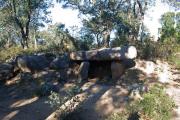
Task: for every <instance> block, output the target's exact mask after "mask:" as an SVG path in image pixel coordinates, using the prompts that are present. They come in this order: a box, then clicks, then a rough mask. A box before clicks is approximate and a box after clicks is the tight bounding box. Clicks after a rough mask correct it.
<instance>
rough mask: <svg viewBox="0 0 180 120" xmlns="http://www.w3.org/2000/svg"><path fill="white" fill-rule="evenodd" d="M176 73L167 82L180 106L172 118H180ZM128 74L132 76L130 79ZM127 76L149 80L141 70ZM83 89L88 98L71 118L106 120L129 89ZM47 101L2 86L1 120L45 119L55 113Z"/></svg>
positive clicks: (90, 86)
mask: <svg viewBox="0 0 180 120" xmlns="http://www.w3.org/2000/svg"><path fill="white" fill-rule="evenodd" d="M174 74H175V76H176V79H175V80H174V81H172V82H171V83H170V84H168V85H167V93H168V94H169V95H170V96H171V97H172V98H173V99H174V101H175V103H176V106H177V107H176V108H175V110H174V113H175V114H174V117H173V118H172V120H180V85H179V83H180V80H179V78H180V72H179V71H176V73H174ZM127 76H129V77H128V78H126V77H127ZM127 76H126V77H125V80H126V81H128V79H129V81H132V80H133V81H132V82H134V83H136V80H135V79H137V80H139V79H146V77H145V76H144V74H141V72H140V71H139V70H131V71H129V73H128V74H127ZM149 79H150V78H149ZM152 79H154V78H152ZM82 88H83V90H84V92H85V93H86V94H87V96H88V97H87V100H86V101H85V102H83V103H82V104H81V109H80V110H78V111H77V112H75V113H73V114H71V115H70V117H69V118H68V117H67V120H103V119H104V117H105V116H108V115H110V114H111V113H114V112H120V111H122V110H123V108H124V106H125V104H126V102H127V95H128V91H127V88H125V87H123V85H118V84H115V85H110V84H101V83H97V82H95V81H91V82H87V83H85V84H84V85H83V86H82ZM46 100H47V97H41V98H38V97H33V96H32V95H31V94H30V93H29V92H28V90H27V89H20V90H18V88H17V87H16V86H13V85H12V86H0V120H45V119H46V118H47V117H48V116H49V115H51V114H52V113H53V112H54V110H53V109H52V108H50V106H49V105H48V104H45V101H46ZM72 118H73V119H72Z"/></svg>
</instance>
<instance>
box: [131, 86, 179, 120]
mask: <svg viewBox="0 0 180 120" xmlns="http://www.w3.org/2000/svg"><path fill="white" fill-rule="evenodd" d="M143 98H144V99H143V100H141V101H136V102H134V103H132V104H131V105H130V107H129V110H131V112H134V111H136V112H138V113H140V114H142V115H143V116H147V117H149V118H151V119H152V120H169V119H170V118H171V114H172V109H173V107H174V106H175V104H174V102H173V101H172V99H171V98H170V97H168V96H167V95H166V93H165V91H164V89H163V87H162V86H160V85H155V86H153V87H152V88H151V89H150V91H149V92H148V93H145V94H144V95H143Z"/></svg>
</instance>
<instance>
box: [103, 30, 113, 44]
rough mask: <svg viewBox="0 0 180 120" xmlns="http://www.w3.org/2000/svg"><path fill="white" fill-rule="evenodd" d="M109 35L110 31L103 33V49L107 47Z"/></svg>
mask: <svg viewBox="0 0 180 120" xmlns="http://www.w3.org/2000/svg"><path fill="white" fill-rule="evenodd" d="M110 34H111V31H110V30H106V31H104V33H103V42H104V46H105V47H109V42H110Z"/></svg>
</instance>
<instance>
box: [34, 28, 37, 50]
mask: <svg viewBox="0 0 180 120" xmlns="http://www.w3.org/2000/svg"><path fill="white" fill-rule="evenodd" d="M34 49H37V40H36V30H34Z"/></svg>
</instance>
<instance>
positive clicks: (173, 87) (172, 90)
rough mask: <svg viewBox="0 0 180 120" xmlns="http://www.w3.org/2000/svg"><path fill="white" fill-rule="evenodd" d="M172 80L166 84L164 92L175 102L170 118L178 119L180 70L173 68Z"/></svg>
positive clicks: (179, 113) (179, 116)
mask: <svg viewBox="0 0 180 120" xmlns="http://www.w3.org/2000/svg"><path fill="white" fill-rule="evenodd" d="M172 74H173V81H172V82H171V83H170V84H169V85H168V86H167V89H166V92H167V93H168V94H169V95H170V97H172V99H173V100H174V102H175V104H176V108H175V109H174V116H173V118H172V120H180V71H179V70H173V71H172Z"/></svg>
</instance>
